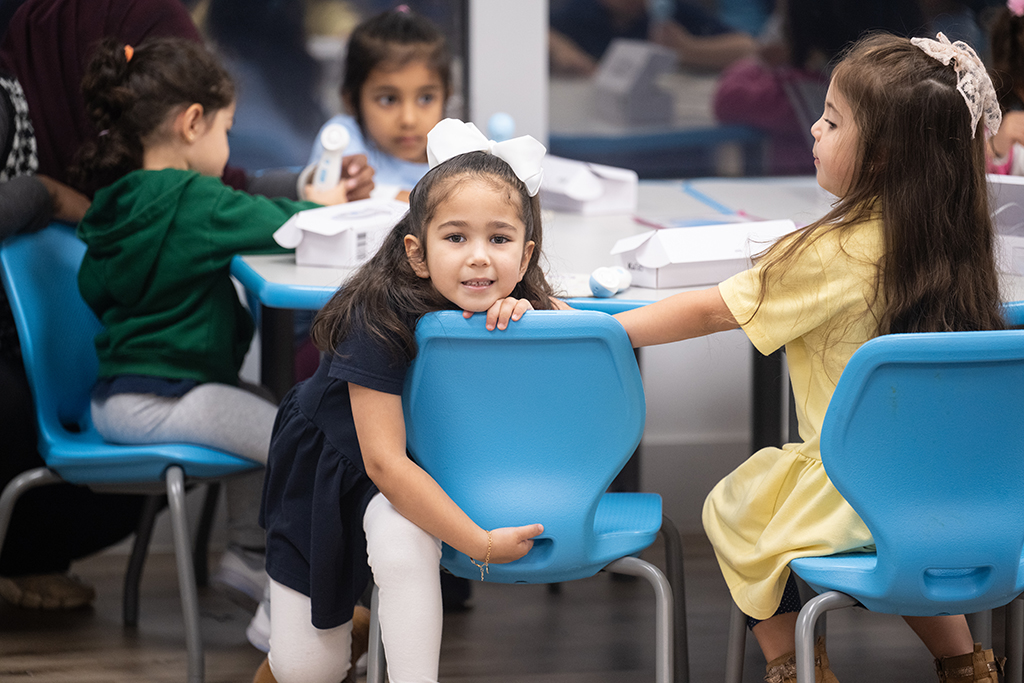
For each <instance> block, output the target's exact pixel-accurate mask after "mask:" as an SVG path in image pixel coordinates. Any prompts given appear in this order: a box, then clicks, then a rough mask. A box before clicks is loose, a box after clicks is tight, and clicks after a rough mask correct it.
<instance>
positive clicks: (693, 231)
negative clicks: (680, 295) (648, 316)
mask: <svg viewBox="0 0 1024 683" xmlns="http://www.w3.org/2000/svg"><path fill="white" fill-rule="evenodd" d="M795 229H796V225H795V224H794V223H793V221H757V222H748V223H726V224H719V225H702V226H694V227H692V228H665V229H661V230H650V231H648V232H645V233H642V234H640V235H634V236H632V237H626V238H624V239H621V240H619V241H618V242H616V243H615V246H614V247H613V248H612V254H613V255H615V256H616V258H617V259H618V264H619V265H621V266H623V267H625V268H627V269H628V270H629V272H630V273H631V274H632V275H633V285H634V286H637V287H695V286H698V285H717V284H718V283H719V282H721V281H722V280H725V279H727V278H729V277H730V276H732V275H735V274H736V273H739V272H742V271H744V270H746V269H747V268H749V267H750V265H751V260H750V257H751V256H752V255H753V254H757V253H760V252H761V251H764V250H765V249H766V248H768V247H769V246H771V245H772V244H774V243H775V242H776V241H777V240H778V239H779V238H780V237H782V236H783V235H786V234H788V233H790V232H793V231H794V230H795Z"/></svg>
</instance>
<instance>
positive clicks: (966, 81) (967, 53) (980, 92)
mask: <svg viewBox="0 0 1024 683" xmlns="http://www.w3.org/2000/svg"><path fill="white" fill-rule="evenodd" d="M910 42H911V43H913V44H914V45H916V46H917V47H919V48H921V50H923V51H924V53H925V54H927V55H928V56H929V57H932V58H934V59H937V60H939V61H940V62H942V63H943V64H945V65H946V66H949V64H950V63H952V64H953V70H954V71H956V77H957V82H956V89H957V90H958V91H960V94H961V95H963V98H964V102H966V103H967V109H968V110H969V111H970V112H971V137H972V138H973V137H974V131H975V130H977V128H978V121H980V120H981V117H982V116H984V117H985V128H986V129H987V130H988V133H989V135H995V134H996V131H998V130H999V124H1000V123H1001V122H1002V120H1003V113H1002V111H1000V109H999V101H998V100H997V99H996V89H995V88H993V87H992V79H990V78H989V76H988V70H986V69H985V65H984V64H982V62H981V60H980V59H979V58H978V53H976V52H975V51H974V48H972V47H971V46H970V45H968V44H967V43H965V42H963V41H962V40H958V41H956V42H955V43H950V42H949V38H947V37H946V36H945V35H943V34H942V33H941V32H940V33H939V34H938V35H936V36H935V40H932V39H931V38H911V39H910Z"/></svg>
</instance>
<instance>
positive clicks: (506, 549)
mask: <svg viewBox="0 0 1024 683" xmlns="http://www.w3.org/2000/svg"><path fill="white" fill-rule="evenodd" d="M542 533H544V526H543V525H541V524H528V525H526V526H507V527H502V528H500V529H494V530H493V531H491V557H490V560H489V562H491V563H492V564H504V563H506V562H512V561H513V560H518V559H519V558H520V557H522V556H523V555H525V554H526V553H528V552H530V548H532V547H533V541H532V540H531V539H532V538H533V537H534V536H536V535H538V534H542ZM475 559H479V560H483V556H481V557H480V558H475Z"/></svg>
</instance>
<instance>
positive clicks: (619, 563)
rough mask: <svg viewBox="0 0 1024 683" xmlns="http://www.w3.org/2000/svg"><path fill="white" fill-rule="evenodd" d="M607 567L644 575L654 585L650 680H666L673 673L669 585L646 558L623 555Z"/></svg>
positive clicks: (663, 682)
mask: <svg viewBox="0 0 1024 683" xmlns="http://www.w3.org/2000/svg"><path fill="white" fill-rule="evenodd" d="M605 569H606V570H607V571H612V572H618V573H619V574H631V575H632V576H639V577H641V578H644V579H647V581H648V582H649V583H650V584H651V586H652V587H653V588H654V597H655V600H656V611H655V613H654V630H655V641H654V658H655V662H654V680H655V681H657V683H669V681H671V680H672V676H673V674H674V671H673V668H672V641H673V637H672V624H673V622H672V606H673V600H672V586H671V585H669V582H668V579H666V578H665V575H664V574H662V573H661V570H660V569H658V568H657V567H655V566H654V565H653V564H651V563H650V562H646V561H644V560H641V559H639V558H637V557H623V558H621V559H618V560H615V561H614V562H612V563H611V564H609V565H608V566H607V567H605Z"/></svg>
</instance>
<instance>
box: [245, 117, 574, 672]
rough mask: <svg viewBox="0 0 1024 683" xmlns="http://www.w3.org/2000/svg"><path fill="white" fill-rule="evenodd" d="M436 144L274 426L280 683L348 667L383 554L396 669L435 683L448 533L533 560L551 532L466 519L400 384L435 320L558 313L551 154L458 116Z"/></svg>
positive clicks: (273, 640) (383, 590)
mask: <svg viewBox="0 0 1024 683" xmlns="http://www.w3.org/2000/svg"><path fill="white" fill-rule="evenodd" d="M427 148H428V151H429V157H430V163H431V166H432V168H431V170H430V171H429V172H428V173H427V174H426V175H425V176H424V177H423V179H422V180H421V181H420V182H419V183H418V184H417V185H416V187H415V188H414V189H413V191H412V195H411V197H410V205H409V212H408V214H406V215H405V217H404V218H403V219H402V220H401V221H400V222H399V223H398V224H397V225H396V226H395V228H394V229H393V230H392V231H391V232H390V234H389V235H388V237H387V238H386V240H385V241H384V244H383V245H382V246H381V248H380V250H379V251H378V252H377V253H376V255H374V256H373V258H371V260H370V261H368V262H367V263H366V264H365V265H364V266H362V267H361V268H360V269H359V270H358V271H357V272H356V273H355V274H354V275H353V276H352V277H351V279H349V280H348V281H347V282H346V283H345V284H344V285H343V286H342V287H341V289H340V290H339V291H338V292H337V293H336V294H335V295H334V297H333V298H332V299H331V300H330V301H329V302H328V303H327V305H326V306H325V307H324V308H323V310H321V311H320V313H319V314H318V316H317V318H316V321H315V323H314V325H313V338H314V340H315V341H316V344H317V346H318V348H319V349H320V350H321V351H323V352H324V357H323V360H322V361H321V363H320V366H319V368H318V369H317V372H316V374H315V375H314V376H313V377H312V378H310V379H309V380H307V381H305V382H303V383H300V384H298V385H297V386H296V387H295V388H294V389H292V391H291V392H290V393H289V394H288V395H287V396H286V397H285V399H284V401H282V403H281V408H280V411H279V412H278V417H277V421H276V424H275V426H274V437H273V441H272V444H271V449H270V460H269V462H268V464H267V471H266V482H265V486H264V493H263V513H262V521H263V523H264V527H265V528H266V530H267V572H268V573H269V574H270V578H271V587H270V599H271V605H272V606H273V608H272V609H271V612H270V623H271V631H270V633H271V635H270V654H269V663H270V668H271V670H272V672H273V676H274V677H275V678H276V680H277V681H280V683H289V682H291V681H296V682H298V681H301V682H302V683H315V682H318V681H320V682H323V683H337V682H338V681H340V680H342V679H343V678H345V675H346V672H347V670H348V668H349V652H350V647H351V645H350V643H351V633H352V621H351V618H352V610H353V606H354V605H355V603H356V600H357V598H358V597H359V596H360V594H361V593H362V592H363V590H364V588H365V586H366V584H367V581H368V580H369V578H370V576H369V574H368V572H367V568H366V565H367V560H369V565H370V568H371V569H372V572H373V580H374V581H375V582H376V584H377V585H378V586H379V588H380V603H379V604H380V607H379V618H380V624H381V631H382V633H383V638H384V645H385V649H386V651H387V656H388V675H389V677H390V680H391V681H392V682H393V683H410V682H413V681H415V682H416V683H425V682H431V681H437V672H438V654H439V651H440V645H441V613H442V610H441V590H440V581H439V578H438V563H439V562H440V559H441V543H442V541H443V542H444V543H447V544H448V545H450V546H452V547H454V548H455V549H457V550H459V551H461V552H464V553H466V554H467V555H469V556H470V557H473V558H476V559H477V560H478V561H479V562H480V564H481V565H482V566H486V565H487V564H488V563H491V562H494V563H498V562H511V561H512V560H515V559H518V558H520V557H522V556H523V555H525V554H526V553H527V551H529V549H530V547H531V546H532V544H533V542H532V540H531V539H532V538H533V537H534V536H536V535H537V534H539V533H541V531H542V530H543V527H542V526H541V524H539V523H538V524H531V525H528V526H523V527H515V528H501V529H490V530H487V529H482V528H480V527H479V526H477V525H476V524H475V523H474V522H473V520H471V519H470V518H469V517H468V516H466V514H465V513H463V512H462V510H461V509H459V507H458V506H457V505H456V504H455V503H454V502H453V501H452V500H451V499H450V498H449V497H448V496H447V495H446V494H445V492H444V491H443V490H441V488H440V487H438V485H437V484H436V483H435V482H434V480H433V479H432V478H431V477H430V476H429V475H428V474H427V473H426V472H424V471H423V470H422V469H420V467H419V466H417V465H416V464H415V463H414V462H413V461H412V460H410V459H409V458H408V457H407V456H406V450H405V423H404V418H403V414H402V399H401V392H402V384H403V381H404V377H405V373H406V370H407V369H408V367H409V363H410V361H411V360H412V358H413V356H415V353H416V351H415V341H414V330H415V327H416V323H417V321H418V320H419V318H420V317H421V316H422V315H423V314H424V313H427V312H429V311H436V310H442V309H462V310H463V311H465V313H464V315H465V316H466V317H470V316H471V315H473V314H475V313H481V314H485V315H486V316H487V320H486V325H487V327H488V329H491V330H495V328H497V330H498V331H495V332H494V333H495V334H501V332H500V330H503V329H505V328H506V327H507V326H508V325H509V324H510V321H515V320H519V318H520V317H521V316H522V315H523V313H524V312H525V311H526V310H529V309H531V308H545V309H550V308H554V307H556V305H557V302H555V301H554V300H553V299H552V298H551V287H550V286H549V285H548V283H547V281H546V280H545V278H544V274H543V272H542V270H541V268H540V265H539V259H540V255H541V221H540V210H539V209H540V207H539V202H538V200H537V196H536V195H537V191H538V189H539V186H540V177H541V169H540V160H541V158H542V157H543V155H544V151H545V150H544V147H543V145H541V144H540V143H539V142H537V141H536V140H534V139H533V138H531V137H529V136H525V137H521V138H515V139H513V140H508V141H506V142H501V143H492V142H489V141H488V140H487V139H486V138H484V137H483V135H481V134H480V133H479V131H477V129H476V128H475V127H474V126H473V125H472V124H464V123H462V122H461V121H456V120H454V119H446V120H444V121H442V122H440V123H439V124H438V125H437V126H436V127H435V128H434V129H433V130H432V131H431V132H430V134H429V136H428V142H427ZM496 438H500V435H496ZM537 521H538V522H542V521H543V520H537ZM263 680H269V679H267V678H264V679H263Z"/></svg>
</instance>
